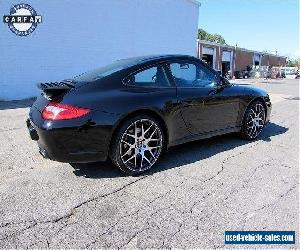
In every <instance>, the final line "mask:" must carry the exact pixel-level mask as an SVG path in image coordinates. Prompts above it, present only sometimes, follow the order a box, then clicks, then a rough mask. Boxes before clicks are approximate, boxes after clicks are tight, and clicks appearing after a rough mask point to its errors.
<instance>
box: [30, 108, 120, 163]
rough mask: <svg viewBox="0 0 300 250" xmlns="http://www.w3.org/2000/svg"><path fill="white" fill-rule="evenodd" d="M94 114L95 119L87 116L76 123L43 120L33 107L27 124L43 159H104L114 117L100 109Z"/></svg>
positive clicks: (65, 160) (61, 160) (82, 161)
mask: <svg viewBox="0 0 300 250" xmlns="http://www.w3.org/2000/svg"><path fill="white" fill-rule="evenodd" d="M93 117H96V118H93V119H92V116H90V117H85V118H83V119H81V120H80V119H77V120H76V121H75V122H74V121H72V122H71V121H59V122H52V121H45V120H43V119H42V117H41V114H40V112H39V111H38V110H37V109H35V108H34V107H33V108H31V111H30V115H29V119H28V120H27V121H26V124H27V127H28V131H29V134H30V137H31V139H32V140H35V141H37V143H38V147H39V152H40V154H41V155H42V156H43V157H44V158H47V159H50V160H54V161H59V162H68V163H86V162H95V161H105V160H106V159H107V156H108V150H109V144H110V138H111V134H112V130H113V125H111V123H112V124H113V122H114V119H115V117H114V115H111V114H107V113H104V112H100V111H97V112H94V113H93ZM100 120H101V121H100Z"/></svg>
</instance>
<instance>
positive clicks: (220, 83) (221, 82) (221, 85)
mask: <svg viewBox="0 0 300 250" xmlns="http://www.w3.org/2000/svg"><path fill="white" fill-rule="evenodd" d="M228 84H229V82H228V80H227V79H226V78H225V77H224V76H221V75H220V76H219V81H218V86H217V87H218V88H224V87H225V86H227V85H228Z"/></svg>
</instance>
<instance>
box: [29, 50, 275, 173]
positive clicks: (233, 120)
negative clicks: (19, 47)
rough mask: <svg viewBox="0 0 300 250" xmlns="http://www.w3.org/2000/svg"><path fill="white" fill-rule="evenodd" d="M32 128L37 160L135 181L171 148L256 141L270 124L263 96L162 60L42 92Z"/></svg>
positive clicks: (128, 62)
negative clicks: (104, 169)
mask: <svg viewBox="0 0 300 250" xmlns="http://www.w3.org/2000/svg"><path fill="white" fill-rule="evenodd" d="M39 88H40V89H41V95H40V96H39V97H38V98H37V100H36V101H35V102H34V104H33V106H32V107H31V109H30V113H29V118H28V120H27V127H28V129H29V133H30V135H31V138H32V139H33V140H36V141H37V143H38V146H39V151H40V153H41V154H42V155H43V156H44V157H45V158H49V159H51V160H55V161H60V162H69V163H78V162H83V163H85V162H95V161H105V160H107V159H108V158H110V159H111V161H112V162H113V163H114V165H116V166H117V167H118V168H120V169H121V170H122V171H124V172H126V173H128V174H131V175H138V174H141V173H143V172H145V171H147V170H149V169H150V168H151V167H152V166H153V165H154V164H155V163H156V162H157V161H158V159H159V158H160V157H161V155H162V153H163V152H164V151H165V150H166V149H167V148H169V147H171V146H174V145H178V144H182V143H185V142H188V141H193V140H199V139H203V138H209V137H212V136H216V135H221V134H226V133H232V132H238V133H239V134H240V135H241V136H242V137H243V138H244V139H247V140H254V139H256V138H257V136H258V135H259V134H260V133H261V131H262V130H263V128H264V127H265V125H266V124H267V122H268V121H269V117H270V112H271V102H270V99H269V96H268V94H267V93H266V91H264V90H262V89H259V88H255V87H251V86H249V85H235V84H231V83H229V82H228V81H227V80H226V79H225V78H223V77H222V76H220V74H219V73H217V72H216V71H214V70H213V69H212V68H210V67H209V66H207V65H206V64H205V63H203V62H202V61H201V60H199V59H197V58H194V57H191V56H183V55H161V56H145V57H138V58H130V59H124V60H119V61H116V62H115V63H113V64H110V65H108V66H105V67H102V68H100V69H97V70H94V71H91V72H87V73H84V74H82V75H80V76H78V77H75V78H73V79H70V80H64V81H61V82H48V83H41V84H40V85H39Z"/></svg>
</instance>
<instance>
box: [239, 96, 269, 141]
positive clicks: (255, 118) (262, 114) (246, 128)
mask: <svg viewBox="0 0 300 250" xmlns="http://www.w3.org/2000/svg"><path fill="white" fill-rule="evenodd" d="M265 121H266V110H265V106H264V104H263V103H262V102H261V101H255V102H253V103H252V104H250V106H249V107H248V108H247V110H246V113H245V116H244V120H243V125H242V130H241V136H242V137H243V138H244V139H247V140H254V139H256V138H257V136H258V135H259V134H260V133H261V131H262V130H263V128H264V126H265Z"/></svg>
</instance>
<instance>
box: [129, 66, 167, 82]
mask: <svg viewBox="0 0 300 250" xmlns="http://www.w3.org/2000/svg"><path fill="white" fill-rule="evenodd" d="M127 84H129V85H134V86H145V87H161V86H170V83H169V81H168V79H167V76H166V73H165V70H164V68H163V66H162V65H158V66H155V67H151V68H148V69H145V70H143V71H140V72H138V73H136V74H134V75H131V76H130V77H129V79H127Z"/></svg>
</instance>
